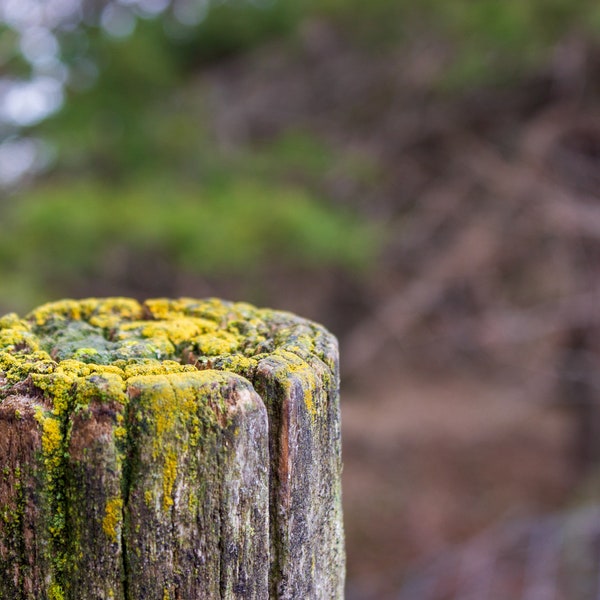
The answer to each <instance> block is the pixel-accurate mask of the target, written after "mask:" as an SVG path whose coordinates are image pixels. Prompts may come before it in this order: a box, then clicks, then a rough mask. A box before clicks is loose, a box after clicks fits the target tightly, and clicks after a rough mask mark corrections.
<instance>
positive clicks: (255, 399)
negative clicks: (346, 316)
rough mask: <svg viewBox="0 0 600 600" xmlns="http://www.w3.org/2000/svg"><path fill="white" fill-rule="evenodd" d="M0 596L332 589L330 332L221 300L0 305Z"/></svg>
mask: <svg viewBox="0 0 600 600" xmlns="http://www.w3.org/2000/svg"><path fill="white" fill-rule="evenodd" d="M0 461H1V463H0V464H1V466H0V468H1V469H2V472H1V473H0V600H82V599H85V600H96V599H98V600H101V599H102V600H105V599H106V600H109V599H110V600H196V599H198V600H200V599H207V600H209V599H210V600H212V599H215V600H216V599H219V600H221V599H223V600H225V599H267V598H272V599H282V600H292V599H294V600H297V599H302V600H305V599H324V600H325V599H327V600H329V599H331V600H341V599H342V598H343V584H344V547H343V530H342V514H341V497H340V474H341V458H340V416H339V395H338V356H337V344H336V340H335V338H334V337H333V336H332V335H331V334H330V333H328V332H327V331H326V330H325V329H324V328H322V327H321V326H319V325H317V324H315V323H312V322H309V321H306V320H304V319H301V318H299V317H296V316H294V315H292V314H290V313H284V312H278V311H272V310H267V309H257V308H254V307H252V306H250V305H248V304H241V303H228V302H223V301H220V300H215V299H211V300H203V301H201V300H193V299H179V300H165V299H157V300H148V301H146V302H144V303H143V304H140V303H138V302H136V301H134V300H130V299H126V298H109V299H104V300H98V299H88V300H81V301H74V300H65V301H61V302H56V303H52V304H47V305H44V306H42V307H40V308H38V309H36V310H34V311H33V312H32V313H30V314H29V315H28V316H27V317H25V318H23V319H21V318H19V317H17V316H16V315H7V316H5V317H3V318H1V319H0Z"/></svg>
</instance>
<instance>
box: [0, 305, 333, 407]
mask: <svg viewBox="0 0 600 600" xmlns="http://www.w3.org/2000/svg"><path fill="white" fill-rule="evenodd" d="M336 358H337V342H336V339H335V337H334V336H333V335H331V334H330V333H329V332H328V331H327V330H326V329H325V328H323V327H322V326H320V325H318V324H316V323H313V322H311V321H308V320H306V319H302V318H300V317H297V316H295V315H293V314H291V313H287V312H282V311H275V310H270V309H259V308H256V307H254V306H251V305H249V304H246V303H233V302H227V301H222V300H218V299H207V300H195V299H191V298H180V299H152V300H146V301H145V302H143V303H140V302H137V301H136V300H132V299H129V298H106V299H96V298H89V299H84V300H62V301H59V302H53V303H49V304H45V305H43V306H40V307H39V308H37V309H35V310H33V311H32V312H31V313H29V314H28V315H27V316H25V317H24V318H20V317H18V316H17V315H16V314H8V315H6V316H4V317H1V318H0V401H1V400H2V399H3V398H6V397H7V396H9V395H11V394H14V393H16V392H17V393H19V392H23V391H27V392H28V393H36V392H37V393H39V392H42V393H44V394H45V393H47V392H49V393H50V396H52V397H53V398H54V402H55V404H56V403H57V402H59V397H60V393H58V392H60V389H61V388H62V389H64V390H65V392H66V390H67V389H68V390H69V394H70V395H72V394H73V392H74V391H75V392H76V395H77V396H78V402H80V403H81V402H85V401H86V399H88V400H89V399H90V398H93V397H97V396H99V395H100V396H104V397H107V396H110V397H111V398H113V399H120V398H122V400H123V402H126V397H125V389H126V383H127V381H128V380H130V379H131V378H133V377H140V376H142V377H143V376H154V375H168V374H172V373H185V372H198V371H206V370H214V371H226V372H232V373H237V374H239V375H243V376H244V377H247V378H250V379H251V378H252V373H253V370H254V369H255V368H256V366H257V365H258V364H259V362H260V361H261V360H265V359H269V360H276V361H277V362H278V363H281V364H283V365H286V368H289V369H290V370H292V371H298V372H302V371H304V369H305V367H307V366H308V365H311V364H314V362H315V361H318V362H319V363H321V365H322V366H323V367H324V368H325V369H326V370H327V371H329V372H330V373H331V375H332V376H334V377H337V373H336ZM206 375H207V376H208V373H206ZM215 377H217V378H219V377H218V374H215ZM55 408H58V407H56V406H55Z"/></svg>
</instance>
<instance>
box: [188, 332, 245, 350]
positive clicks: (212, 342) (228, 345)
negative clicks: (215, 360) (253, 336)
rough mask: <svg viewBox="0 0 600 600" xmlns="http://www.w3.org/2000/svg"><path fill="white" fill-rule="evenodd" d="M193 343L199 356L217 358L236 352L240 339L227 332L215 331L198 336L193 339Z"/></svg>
mask: <svg viewBox="0 0 600 600" xmlns="http://www.w3.org/2000/svg"><path fill="white" fill-rule="evenodd" d="M193 343H194V345H195V346H196V348H197V349H198V352H199V353H200V354H204V355H206V356H218V355H220V354H231V353H232V352H235V351H237V349H238V348H239V345H240V339H239V337H238V336H235V335H234V334H232V333H229V332H227V331H215V332H214V333H205V334H202V335H199V336H198V337H196V338H194V339H193Z"/></svg>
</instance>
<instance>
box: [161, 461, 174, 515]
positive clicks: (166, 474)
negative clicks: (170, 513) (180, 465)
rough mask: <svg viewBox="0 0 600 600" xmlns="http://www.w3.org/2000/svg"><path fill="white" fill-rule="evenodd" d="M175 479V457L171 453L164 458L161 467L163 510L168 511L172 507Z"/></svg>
mask: <svg viewBox="0 0 600 600" xmlns="http://www.w3.org/2000/svg"><path fill="white" fill-rule="evenodd" d="M176 478H177V456H176V455H175V453H174V452H173V451H171V452H169V454H167V456H165V464H164V467H163V508H164V509H165V510H168V509H169V508H171V506H173V486H174V485H175V479H176Z"/></svg>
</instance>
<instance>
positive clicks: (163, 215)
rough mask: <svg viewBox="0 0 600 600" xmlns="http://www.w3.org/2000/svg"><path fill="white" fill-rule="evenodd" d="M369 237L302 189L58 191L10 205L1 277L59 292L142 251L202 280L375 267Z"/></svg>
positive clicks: (70, 187) (0, 240) (2, 235)
mask: <svg viewBox="0 0 600 600" xmlns="http://www.w3.org/2000/svg"><path fill="white" fill-rule="evenodd" d="M374 233H375V232H374V231H373V230H372V229H371V228H369V227H367V226H363V225H361V224H359V223H358V221H357V220H356V219H355V218H351V217H349V216H345V215H343V214H339V213H336V212H334V211H332V210H331V209H327V208H326V206H324V204H323V203H322V202H319V201H318V200H317V199H316V198H313V197H311V196H309V195H308V194H307V193H306V192H305V191H303V190H301V189H297V188H293V187H286V186H265V185H263V184H260V183H258V182H256V181H252V180H241V179H239V178H238V179H236V178H234V177H232V181H231V183H229V184H226V185H215V186H213V187H212V188H200V187H197V186H196V187H191V186H185V185H181V184H177V183H174V182H173V181H170V180H168V179H163V180H161V179H158V180H154V181H144V182H137V183H135V184H133V183H132V184H131V185H129V186H128V187H126V188H120V189H114V188H112V187H109V186H106V185H102V184H98V183H93V182H90V181H88V182H79V183H72V182H70V183H62V184H60V183H57V184H54V185H46V186H44V187H40V188H38V189H37V190H35V191H34V192H30V193H27V194H25V195H23V196H21V197H19V198H17V199H16V201H15V202H14V203H13V205H12V208H11V210H10V211H8V214H7V215H5V218H4V219H3V220H2V224H1V225H0V259H1V261H0V265H1V266H0V277H4V276H5V273H11V272H12V273H16V272H19V273H20V274H21V276H22V277H24V278H26V279H27V278H29V279H30V280H31V281H32V282H33V283H36V282H37V283H38V284H40V283H41V284H42V285H45V286H50V287H51V286H52V284H58V285H66V284H68V283H69V282H71V281H74V280H77V278H80V277H82V276H92V277H106V271H107V270H110V268H112V266H111V264H110V262H111V261H114V260H117V261H118V260H120V259H122V258H124V257H125V258H126V257H127V256H128V255H136V254H139V253H147V252H149V251H152V252H154V253H157V254H159V255H160V256H162V257H165V258H166V259H167V260H168V261H169V263H170V264H171V265H172V267H173V268H174V269H184V270H185V271H186V272H189V273H197V274H203V275H215V274H219V275H241V274H243V273H246V274H247V273H248V272H253V273H255V274H259V273H260V272H261V271H262V267H263V266H273V265H282V266H288V267H289V266H304V267H306V266H308V267H315V268H324V267H328V266H331V265H339V266H342V267H346V268H350V269H356V268H364V267H365V266H366V265H368V264H369V262H370V261H371V260H372V259H373V254H374V251H375V248H376V244H375V237H374ZM15 249H18V253H13V252H14V250H15ZM3 271H4V272H3Z"/></svg>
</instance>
